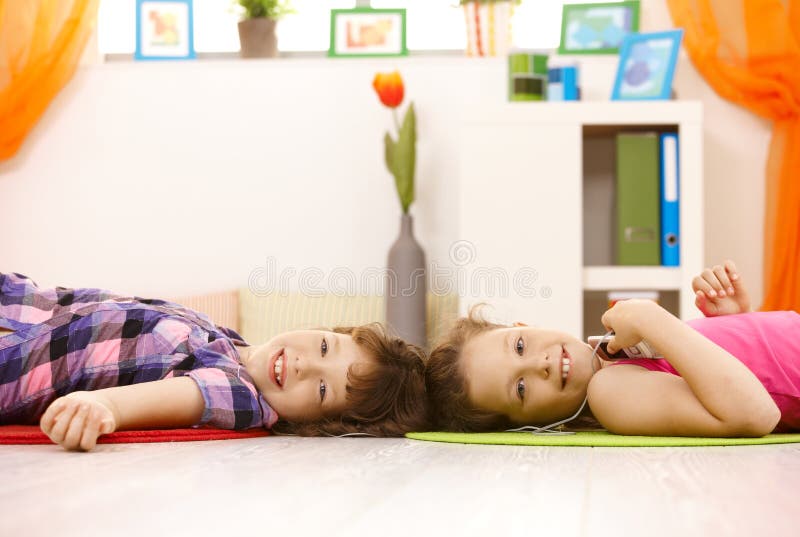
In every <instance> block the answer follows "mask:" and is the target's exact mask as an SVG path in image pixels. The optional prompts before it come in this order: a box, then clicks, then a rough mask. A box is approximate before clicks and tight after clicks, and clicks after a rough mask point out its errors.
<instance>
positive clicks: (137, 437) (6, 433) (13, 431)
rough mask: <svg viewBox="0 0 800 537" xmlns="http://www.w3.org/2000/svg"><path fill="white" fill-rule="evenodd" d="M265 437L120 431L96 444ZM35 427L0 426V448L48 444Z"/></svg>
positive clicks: (250, 431) (206, 431)
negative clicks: (10, 445) (2, 446)
mask: <svg viewBox="0 0 800 537" xmlns="http://www.w3.org/2000/svg"><path fill="white" fill-rule="evenodd" d="M259 436H269V431H267V430H266V429H248V430H246V431H229V430H227V429H214V428H211V427H208V428H204V427H201V428H198V429H151V430H145V431H120V432H117V433H111V434H104V435H103V436H101V437H100V438H98V439H97V443H98V444H131V443H139V442H197V441H200V440H229V439H231V438H256V437H259ZM52 443H53V442H52V441H51V440H50V439H49V438H48V437H47V435H46V434H44V433H43V432H42V430H41V429H40V428H39V426H38V425H2V426H0V444H52Z"/></svg>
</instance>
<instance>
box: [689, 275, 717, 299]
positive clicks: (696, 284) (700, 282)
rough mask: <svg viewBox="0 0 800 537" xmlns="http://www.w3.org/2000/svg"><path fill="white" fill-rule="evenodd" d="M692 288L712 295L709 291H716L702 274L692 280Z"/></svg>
mask: <svg viewBox="0 0 800 537" xmlns="http://www.w3.org/2000/svg"><path fill="white" fill-rule="evenodd" d="M692 290H693V291H694V292H695V293H697V292H698V291H700V292H701V294H704V295H705V296H711V295H710V294H709V293H711V292H712V291H714V288H713V287H711V284H710V283H708V282H707V281H706V280H705V279H704V278H703V277H702V276H695V277H694V279H693V280H692Z"/></svg>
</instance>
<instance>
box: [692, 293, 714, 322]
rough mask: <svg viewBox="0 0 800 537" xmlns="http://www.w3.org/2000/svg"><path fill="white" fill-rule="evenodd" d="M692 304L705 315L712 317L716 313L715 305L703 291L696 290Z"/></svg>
mask: <svg viewBox="0 0 800 537" xmlns="http://www.w3.org/2000/svg"><path fill="white" fill-rule="evenodd" d="M694 305H695V306H697V309H699V310H700V311H702V312H703V315H705V316H706V317H713V316H714V315H716V314H717V313H718V311H719V310H718V308H717V305H716V304H714V303H713V302H711V301H709V300H708V298H706V295H705V293H704V292H703V291H697V293H695V297H694Z"/></svg>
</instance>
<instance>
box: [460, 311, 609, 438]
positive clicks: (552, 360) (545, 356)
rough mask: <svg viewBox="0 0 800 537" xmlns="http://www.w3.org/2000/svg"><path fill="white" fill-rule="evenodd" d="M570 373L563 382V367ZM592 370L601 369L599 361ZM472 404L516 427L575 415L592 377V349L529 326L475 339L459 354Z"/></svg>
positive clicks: (504, 329)
mask: <svg viewBox="0 0 800 537" xmlns="http://www.w3.org/2000/svg"><path fill="white" fill-rule="evenodd" d="M564 357H566V358H567V360H568V363H569V372H568V377H567V380H566V383H563V382H562V381H563V378H562V372H563V371H564V369H562V362H563V358H564ZM594 360H595V369H600V367H601V364H600V361H599V359H598V358H596V357H595V358H594ZM460 361H461V371H462V372H463V374H464V377H465V379H466V384H467V393H468V396H469V399H470V401H471V402H472V403H473V404H474V405H476V406H477V407H479V408H482V409H484V410H489V411H492V412H495V413H498V414H503V415H505V416H508V417H509V418H510V419H511V421H513V422H514V423H518V424H520V425H544V424H549V423H553V422H555V421H558V420H561V419H564V418H568V417H570V416H571V415H573V414H574V413H575V412H576V411H577V410H578V408H579V407H580V406H581V403H583V400H584V398H585V397H586V388H587V386H588V384H589V379H591V377H592V375H593V370H592V363H591V361H592V349H591V347H590V346H589V345H588V344H586V343H583V342H582V341H580V340H579V339H576V338H574V337H572V336H570V335H569V334H566V333H563V332H557V331H555V330H545V329H540V328H533V327H527V326H515V327H512V328H497V329H494V330H489V331H487V332H483V333H481V334H479V335H477V336H475V337H473V338H472V339H471V340H470V341H469V342H468V343H467V344H466V345H465V346H464V350H463V352H462V353H461V358H460Z"/></svg>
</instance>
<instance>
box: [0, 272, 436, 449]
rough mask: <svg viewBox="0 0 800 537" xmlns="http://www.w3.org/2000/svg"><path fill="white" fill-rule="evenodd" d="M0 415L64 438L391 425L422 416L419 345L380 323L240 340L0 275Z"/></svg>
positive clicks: (159, 312) (177, 311) (367, 429)
mask: <svg viewBox="0 0 800 537" xmlns="http://www.w3.org/2000/svg"><path fill="white" fill-rule="evenodd" d="M0 328H5V329H7V330H11V331H12V333H11V334H10V335H6V336H3V337H0V424H10V423H22V424H24V423H37V422H39V423H40V424H41V428H42V430H43V431H44V432H45V433H46V434H47V435H48V436H49V437H50V438H51V439H52V440H53V441H54V442H56V443H58V444H61V445H62V446H63V447H64V448H67V449H82V450H90V449H92V448H93V447H94V445H95V443H96V440H97V437H98V436H100V435H101V434H108V433H111V432H113V431H116V430H121V429H137V428H154V427H186V426H195V425H209V426H214V427H219V428H224V429H247V428H251V427H262V426H263V427H267V428H272V429H273V430H276V431H278V432H287V433H296V434H303V435H320V434H343V433H351V432H360V433H368V434H373V435H379V436H401V435H402V434H404V433H405V432H407V431H410V430H414V429H417V430H421V429H422V428H424V425H425V423H426V409H425V405H424V400H425V391H424V390H425V389H424V381H423V370H424V364H423V360H422V355H421V351H420V350H419V349H417V348H415V347H413V346H410V345H406V344H405V343H404V342H403V341H402V340H399V339H397V338H390V337H388V336H387V335H386V334H385V333H384V331H383V330H382V328H381V327H380V325H377V324H374V325H365V326H361V327H355V328H340V329H334V330H333V331H322V330H303V331H293V332H286V333H283V334H279V335H277V336H275V337H273V338H272V339H271V340H270V341H268V342H267V343H265V344H263V345H259V346H250V345H248V344H247V343H245V342H244V340H243V339H242V337H241V336H240V335H239V334H237V333H236V332H235V331H233V330H230V329H228V328H223V327H219V326H215V325H214V324H213V323H212V322H211V320H210V319H209V318H208V317H207V316H205V315H204V314H202V313H198V312H195V311H193V310H190V309H188V308H184V307H183V306H180V305H179V304H175V303H172V302H167V301H164V300H156V299H144V298H140V297H135V296H134V297H124V296H120V295H116V294H113V293H111V292H109V291H106V290H101V289H93V288H86V289H69V288H64V287H56V288H55V289H40V288H39V287H38V286H37V285H36V283H34V282H33V281H32V280H31V279H30V278H27V277H25V276H23V275H21V274H15V273H11V274H2V273H0Z"/></svg>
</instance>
